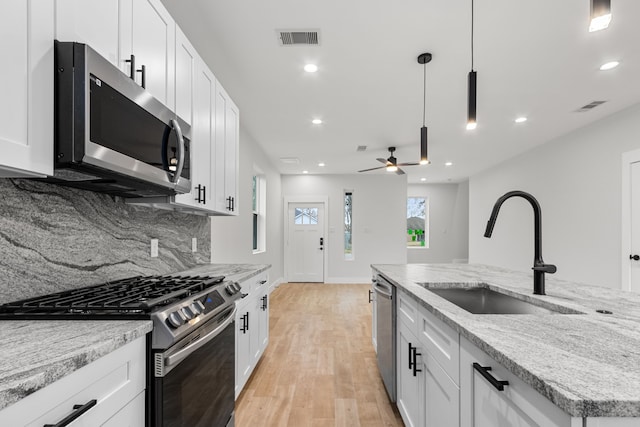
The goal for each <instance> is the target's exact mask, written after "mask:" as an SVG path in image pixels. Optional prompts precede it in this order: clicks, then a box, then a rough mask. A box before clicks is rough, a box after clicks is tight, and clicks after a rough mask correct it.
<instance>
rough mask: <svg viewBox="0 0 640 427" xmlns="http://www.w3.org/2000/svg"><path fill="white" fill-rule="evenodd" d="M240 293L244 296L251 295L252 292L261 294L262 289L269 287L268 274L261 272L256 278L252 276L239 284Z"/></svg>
mask: <svg viewBox="0 0 640 427" xmlns="http://www.w3.org/2000/svg"><path fill="white" fill-rule="evenodd" d="M240 286H241V287H242V292H243V293H245V294H251V293H252V292H263V290H264V289H267V288H268V287H269V272H267V271H263V272H262V273H260V274H258V275H257V276H253V277H252V278H250V279H247V280H245V281H243V282H240Z"/></svg>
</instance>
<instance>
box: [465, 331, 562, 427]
mask: <svg viewBox="0 0 640 427" xmlns="http://www.w3.org/2000/svg"><path fill="white" fill-rule="evenodd" d="M474 362H476V363H478V364H479V365H480V366H483V367H490V368H491V370H490V371H489V375H490V376H492V377H493V378H495V379H496V380H498V381H507V382H508V383H509V384H508V385H504V387H503V390H498V389H497V388H496V387H495V386H494V385H492V384H491V383H490V382H489V381H488V380H487V379H486V378H485V377H484V376H483V375H482V374H480V373H479V372H478V370H476V369H474V367H473V363H474ZM460 425H461V426H462V427H471V426H474V427H484V426H494V425H495V426H500V425H508V426H512V427H524V426H545V427H553V426H555V427H568V426H572V425H575V424H572V420H571V417H570V416H569V415H568V414H567V413H566V412H564V411H562V410H561V409H560V408H558V407H557V406H555V405H554V404H553V403H551V401H549V400H548V399H546V398H545V397H544V396H542V395H540V394H539V393H538V392H536V391H535V390H534V389H533V388H532V387H531V386H529V385H528V384H526V383H524V382H523V381H522V380H520V379H519V378H518V377H516V376H515V375H513V374H512V373H511V372H509V371H508V370H507V369H506V368H504V367H503V366H502V365H500V364H499V363H498V362H496V361H495V360H494V359H492V358H491V357H490V356H489V355H488V354H486V353H484V352H483V351H481V350H480V349H478V348H477V347H476V346H475V345H473V344H472V343H471V342H469V341H468V340H466V339H463V338H461V339H460Z"/></svg>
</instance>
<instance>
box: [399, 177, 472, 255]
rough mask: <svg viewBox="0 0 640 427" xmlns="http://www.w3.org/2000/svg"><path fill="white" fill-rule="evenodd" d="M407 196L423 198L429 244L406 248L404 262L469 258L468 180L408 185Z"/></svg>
mask: <svg viewBox="0 0 640 427" xmlns="http://www.w3.org/2000/svg"><path fill="white" fill-rule="evenodd" d="M407 196H408V197H424V198H426V199H427V201H428V206H429V212H428V214H427V221H428V233H429V236H428V237H429V238H428V240H429V247H428V248H427V247H420V248H409V249H407V262H409V263H410V264H411V263H433V262H452V261H453V260H461V259H467V258H468V257H469V183H468V182H467V181H465V182H463V183H460V184H410V185H409V186H408V188H407Z"/></svg>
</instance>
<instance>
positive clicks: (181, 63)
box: [175, 26, 215, 209]
mask: <svg viewBox="0 0 640 427" xmlns="http://www.w3.org/2000/svg"><path fill="white" fill-rule="evenodd" d="M214 94H215V78H214V77H213V74H212V73H211V71H209V69H208V68H207V66H206V64H204V62H203V61H202V59H200V57H199V56H198V54H197V52H196V51H195V49H193V47H192V46H191V44H190V43H189V41H188V40H187V38H186V37H185V35H184V34H183V33H182V31H181V30H180V28H179V27H177V26H176V113H177V115H178V116H180V117H181V118H182V119H183V120H185V121H186V122H187V123H190V124H191V126H192V127H191V145H190V148H191V149H190V151H191V153H190V155H191V192H190V193H186V194H178V195H176V196H175V202H176V204H178V205H181V206H190V207H196V208H204V209H206V208H212V207H213V204H212V203H211V202H210V199H211V175H210V169H211V167H210V164H209V161H210V157H211V154H210V150H211V143H212V141H213V120H214V118H215V117H214V114H215V110H214V108H215V104H214Z"/></svg>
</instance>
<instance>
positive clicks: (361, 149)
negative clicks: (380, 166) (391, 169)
mask: <svg viewBox="0 0 640 427" xmlns="http://www.w3.org/2000/svg"><path fill="white" fill-rule="evenodd" d="M356 151H367V146H366V145H358V148H356Z"/></svg>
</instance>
